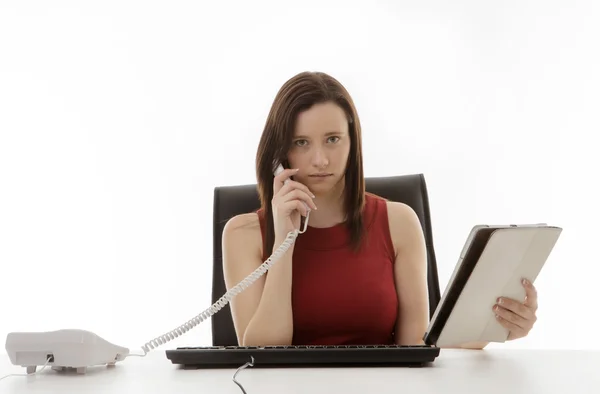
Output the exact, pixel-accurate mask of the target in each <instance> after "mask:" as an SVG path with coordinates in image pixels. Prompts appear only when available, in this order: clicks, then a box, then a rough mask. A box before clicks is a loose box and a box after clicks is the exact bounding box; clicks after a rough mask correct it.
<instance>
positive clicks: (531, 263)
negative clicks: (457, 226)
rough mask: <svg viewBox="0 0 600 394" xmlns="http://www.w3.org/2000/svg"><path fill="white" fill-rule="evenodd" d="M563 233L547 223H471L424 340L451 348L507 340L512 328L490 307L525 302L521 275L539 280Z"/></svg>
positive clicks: (532, 280)
mask: <svg viewBox="0 0 600 394" xmlns="http://www.w3.org/2000/svg"><path fill="white" fill-rule="evenodd" d="M561 232H562V228H560V227H555V226H549V225H547V224H545V223H544V224H531V225H529V224H528V225H514V224H513V225H478V226H475V227H473V229H472V230H471V232H470V234H469V237H468V238H467V241H466V242H465V246H464V248H463V250H462V252H461V255H460V258H459V260H458V263H457V264H456V267H455V269H454V272H453V273H452V276H451V278H450V281H449V282H448V286H446V289H445V291H444V294H443V295H442V298H441V300H440V302H439V304H438V306H437V308H436V310H435V312H434V314H433V316H432V318H431V322H430V324H429V327H428V328H427V332H426V333H425V336H424V337H423V340H424V341H425V343H426V344H428V345H435V346H438V347H452V346H457V345H460V344H462V343H466V342H480V341H482V342H504V341H506V339H507V338H508V334H509V332H508V330H507V329H506V328H504V327H503V326H502V325H500V323H498V321H497V320H496V318H495V313H494V311H493V310H492V307H493V306H494V304H495V303H496V300H497V298H498V297H500V296H502V297H509V298H514V299H516V300H519V301H524V299H525V288H524V287H523V285H522V284H521V279H522V278H527V279H529V280H530V281H531V282H532V283H534V282H535V279H536V277H537V276H538V274H539V272H540V271H541V269H542V267H543V266H544V264H545V263H546V260H547V259H548V256H549V255H550V253H551V252H552V249H553V248H554V246H555V244H556V242H557V241H558V238H559V236H560V234H561Z"/></svg>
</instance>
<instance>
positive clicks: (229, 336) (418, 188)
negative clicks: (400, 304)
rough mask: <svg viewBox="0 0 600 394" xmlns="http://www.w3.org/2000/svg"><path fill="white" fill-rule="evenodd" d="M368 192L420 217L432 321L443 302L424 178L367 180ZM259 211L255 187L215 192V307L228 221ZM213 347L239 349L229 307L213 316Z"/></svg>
mask: <svg viewBox="0 0 600 394" xmlns="http://www.w3.org/2000/svg"><path fill="white" fill-rule="evenodd" d="M365 188H366V190H367V191H368V192H370V193H373V194H376V195H378V196H381V197H383V198H386V199H388V200H391V201H397V202H402V203H405V204H407V205H409V206H410V207H412V208H413V209H414V210H415V212H416V213H417V215H418V217H419V220H420V221H421V226H422V227H423V232H424V235H425V242H426V244H427V263H428V275H427V276H428V278H427V282H428V287H429V309H430V317H431V316H432V315H433V312H434V311H435V308H436V307H437V304H438V302H439V301H440V285H439V281H438V272H437V263H436V259H435V253H434V248H433V236H432V231H431V218H430V213H429V198H428V195H427V186H426V184H425V177H424V176H423V174H414V175H401V176H392V177H379V178H366V179H365ZM259 207H260V200H259V197H258V191H257V190H256V185H241V186H222V187H216V188H215V191H214V207H213V210H214V211H213V216H214V217H213V281H212V303H215V302H216V301H217V300H218V299H219V298H221V296H222V295H223V294H225V293H226V292H227V289H226V287H225V280H224V279H223V259H222V257H223V255H222V251H221V237H222V234H223V228H224V227H225V224H226V223H227V221H228V220H229V219H230V218H232V217H234V216H236V215H238V214H241V213H249V212H253V211H255V210H257V209H258V208H259ZM211 319H212V341H213V346H238V345H239V344H238V341H237V336H236V335H235V329H234V326H233V319H232V317H231V309H230V307H229V304H228V305H226V306H225V307H224V308H223V309H221V310H220V311H219V313H217V314H215V315H213V316H212V317H211Z"/></svg>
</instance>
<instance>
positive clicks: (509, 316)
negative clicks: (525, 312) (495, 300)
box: [494, 305, 528, 329]
mask: <svg viewBox="0 0 600 394" xmlns="http://www.w3.org/2000/svg"><path fill="white" fill-rule="evenodd" d="M494 313H496V316H499V317H501V318H502V319H504V320H506V321H508V322H510V323H512V324H513V325H515V326H517V327H519V328H520V329H525V328H526V327H527V325H528V324H527V319H524V318H523V317H521V316H519V315H517V314H516V313H514V312H513V311H509V310H508V309H505V308H503V307H501V306H499V305H496V306H494Z"/></svg>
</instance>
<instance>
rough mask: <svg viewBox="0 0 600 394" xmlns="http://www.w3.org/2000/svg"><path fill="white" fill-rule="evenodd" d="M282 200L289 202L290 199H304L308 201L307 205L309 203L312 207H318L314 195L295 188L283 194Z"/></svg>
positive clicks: (305, 201)
mask: <svg viewBox="0 0 600 394" xmlns="http://www.w3.org/2000/svg"><path fill="white" fill-rule="evenodd" d="M281 200H282V201H283V202H287V201H290V200H302V201H304V203H306V205H308V206H309V207H311V208H312V209H317V206H316V204H315V201H314V200H313V199H312V197H310V196H309V195H308V194H306V192H304V191H303V190H299V189H296V190H293V191H291V192H289V193H288V194H286V195H285V196H282V197H281Z"/></svg>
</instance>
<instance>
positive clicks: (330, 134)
mask: <svg viewBox="0 0 600 394" xmlns="http://www.w3.org/2000/svg"><path fill="white" fill-rule="evenodd" d="M339 134H342V132H341V131H329V132H327V133H325V137H331V136H332V135H339ZM294 138H309V137H308V136H306V135H295V136H294Z"/></svg>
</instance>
